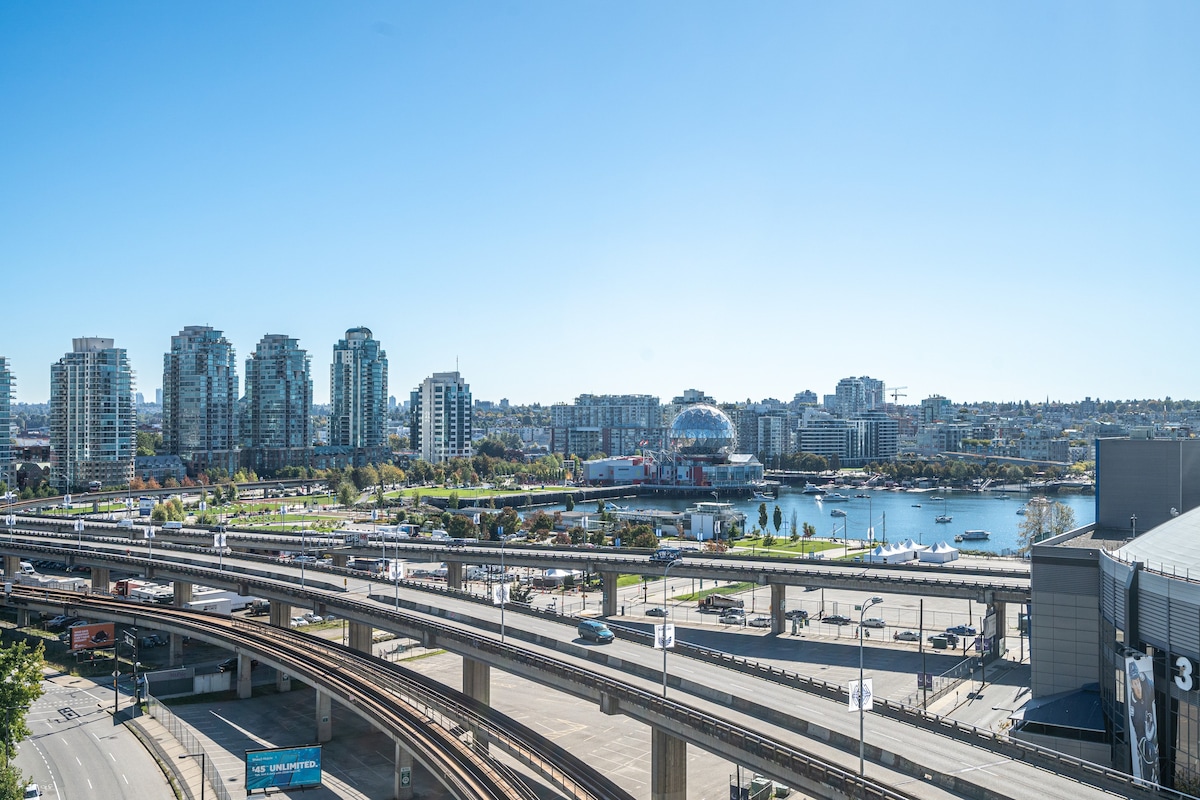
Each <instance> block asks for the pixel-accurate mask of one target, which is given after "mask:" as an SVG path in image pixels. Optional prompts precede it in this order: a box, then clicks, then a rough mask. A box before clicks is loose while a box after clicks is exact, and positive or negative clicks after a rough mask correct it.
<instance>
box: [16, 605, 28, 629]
mask: <svg viewBox="0 0 1200 800" xmlns="http://www.w3.org/2000/svg"><path fill="white" fill-rule="evenodd" d="M17 627H18V628H28V627H29V609H28V608H18V609H17Z"/></svg>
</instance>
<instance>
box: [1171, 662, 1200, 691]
mask: <svg viewBox="0 0 1200 800" xmlns="http://www.w3.org/2000/svg"><path fill="white" fill-rule="evenodd" d="M1195 670H1196V668H1195V664H1193V663H1192V660H1191V659H1190V658H1188V657H1187V656H1178V657H1177V658H1176V659H1175V685H1176V686H1178V687H1179V688H1180V689H1182V690H1183V691H1185V692H1190V691H1191V690H1192V689H1194V688H1195V687H1196V679H1195V678H1194V677H1192V676H1193V675H1194V674H1195Z"/></svg>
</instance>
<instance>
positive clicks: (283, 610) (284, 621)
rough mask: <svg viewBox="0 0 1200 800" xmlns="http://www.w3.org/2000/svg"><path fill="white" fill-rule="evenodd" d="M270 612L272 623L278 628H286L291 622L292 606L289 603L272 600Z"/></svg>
mask: <svg viewBox="0 0 1200 800" xmlns="http://www.w3.org/2000/svg"><path fill="white" fill-rule="evenodd" d="M269 613H270V615H271V624H272V625H274V626H275V627H276V628H286V627H288V626H289V625H290V624H291V619H292V607H291V606H290V605H289V604H287V603H281V602H279V601H278V600H272V601H271V608H270V609H269Z"/></svg>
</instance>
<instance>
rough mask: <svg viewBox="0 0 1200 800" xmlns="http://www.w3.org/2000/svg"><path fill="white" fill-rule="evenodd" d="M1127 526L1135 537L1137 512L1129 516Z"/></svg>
mask: <svg viewBox="0 0 1200 800" xmlns="http://www.w3.org/2000/svg"><path fill="white" fill-rule="evenodd" d="M1129 527H1130V529H1132V531H1133V538H1134V539H1136V538H1137V514H1133V515H1131V516H1130V517H1129Z"/></svg>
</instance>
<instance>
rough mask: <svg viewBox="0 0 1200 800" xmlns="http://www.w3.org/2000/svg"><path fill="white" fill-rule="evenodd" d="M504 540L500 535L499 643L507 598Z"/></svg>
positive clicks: (501, 642)
mask: <svg viewBox="0 0 1200 800" xmlns="http://www.w3.org/2000/svg"><path fill="white" fill-rule="evenodd" d="M505 543H506V540H505V538H504V537H503V536H501V537H500V644H504V605H505V602H506V601H507V600H508V587H509V583H508V571H507V570H506V569H505V567H504V545H505Z"/></svg>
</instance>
